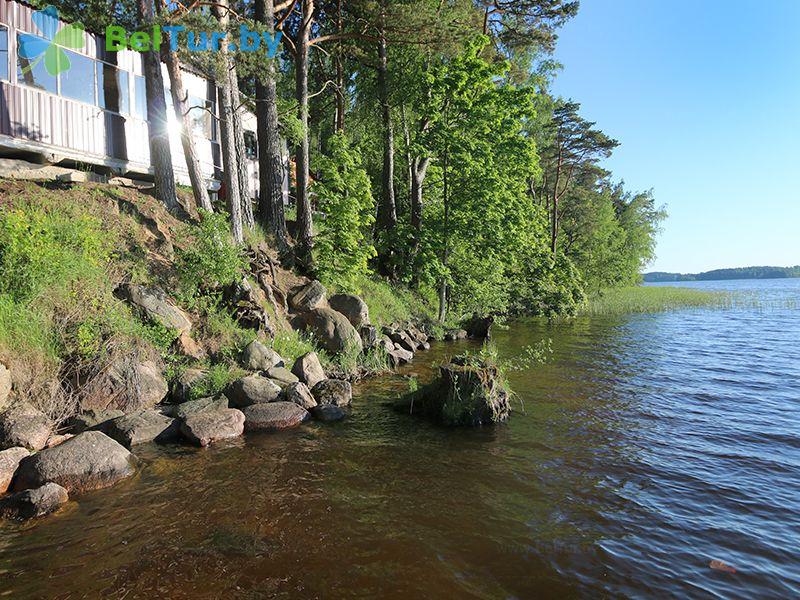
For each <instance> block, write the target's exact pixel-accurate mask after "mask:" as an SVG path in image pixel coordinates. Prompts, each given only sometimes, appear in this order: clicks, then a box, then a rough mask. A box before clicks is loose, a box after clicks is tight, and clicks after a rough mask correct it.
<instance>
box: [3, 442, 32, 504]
mask: <svg viewBox="0 0 800 600" xmlns="http://www.w3.org/2000/svg"><path fill="white" fill-rule="evenodd" d="M28 455H30V452H28V451H27V450H26V449H25V448H20V447H17V448H9V449H8V450H3V451H1V452H0V495H2V494H5V493H6V491H8V486H10V485H11V480H12V479H14V473H16V472H17V467H18V466H19V463H20V461H21V460H22V459H23V458H25V457H26V456H28Z"/></svg>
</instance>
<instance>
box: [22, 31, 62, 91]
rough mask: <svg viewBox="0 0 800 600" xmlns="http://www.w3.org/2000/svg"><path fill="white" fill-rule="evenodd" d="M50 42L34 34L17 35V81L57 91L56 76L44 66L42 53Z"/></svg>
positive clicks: (41, 88)
mask: <svg viewBox="0 0 800 600" xmlns="http://www.w3.org/2000/svg"><path fill="white" fill-rule="evenodd" d="M49 45H50V42H48V41H47V40H44V39H42V38H40V37H37V36H35V35H28V34H27V33H20V34H18V35H17V81H18V82H19V83H22V84H24V85H29V86H31V87H35V88H39V89H40V90H45V91H47V92H51V93H53V94H55V93H56V92H57V91H58V84H57V83H56V76H55V75H50V73H48V72H47V69H46V68H45V66H44V53H45V51H46V50H47V47H48V46H49Z"/></svg>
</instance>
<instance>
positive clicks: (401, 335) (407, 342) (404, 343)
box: [388, 331, 417, 352]
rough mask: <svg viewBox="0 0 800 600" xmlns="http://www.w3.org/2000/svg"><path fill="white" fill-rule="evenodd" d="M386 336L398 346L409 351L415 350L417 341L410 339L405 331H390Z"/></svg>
mask: <svg viewBox="0 0 800 600" xmlns="http://www.w3.org/2000/svg"><path fill="white" fill-rule="evenodd" d="M388 336H389V338H390V339H391V340H392V341H393V342H394V343H395V346H399V347H400V348H402V349H403V350H408V351H409V352H416V351H417V342H415V341H414V340H412V339H411V338H410V337H409V335H408V334H407V333H406V332H405V331H390V332H389V333H388Z"/></svg>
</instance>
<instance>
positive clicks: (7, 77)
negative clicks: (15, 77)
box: [0, 23, 11, 83]
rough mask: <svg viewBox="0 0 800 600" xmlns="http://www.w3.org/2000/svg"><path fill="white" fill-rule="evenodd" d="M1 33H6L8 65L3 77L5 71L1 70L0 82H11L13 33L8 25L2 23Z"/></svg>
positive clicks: (0, 26) (0, 24)
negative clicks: (11, 36)
mask: <svg viewBox="0 0 800 600" xmlns="http://www.w3.org/2000/svg"><path fill="white" fill-rule="evenodd" d="M0 31H4V32H5V34H6V49H5V53H6V64H5V76H4V75H3V71H2V70H0V81H6V82H9V83H10V82H11V38H10V35H11V31H10V29H9V27H8V25H4V24H3V23H0ZM0 69H2V67H0Z"/></svg>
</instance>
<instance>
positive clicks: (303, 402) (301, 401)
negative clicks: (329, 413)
mask: <svg viewBox="0 0 800 600" xmlns="http://www.w3.org/2000/svg"><path fill="white" fill-rule="evenodd" d="M283 397H284V399H285V400H286V402H294V403H295V404H297V406H301V407H303V408H305V409H306V410H310V409H312V408H314V407H315V406H316V405H317V401H316V400H314V396H312V395H311V390H309V389H308V386H307V385H306V384H305V383H302V382H297V383H290V384H289V385H287V386H286V387H285V388H284V390H283Z"/></svg>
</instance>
